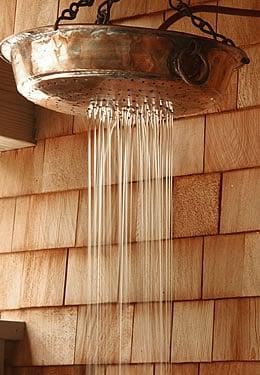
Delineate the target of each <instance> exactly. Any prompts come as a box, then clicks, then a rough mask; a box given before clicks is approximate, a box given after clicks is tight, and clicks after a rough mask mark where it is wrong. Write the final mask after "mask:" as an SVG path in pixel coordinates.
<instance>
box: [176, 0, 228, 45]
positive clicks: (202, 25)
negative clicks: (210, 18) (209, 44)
mask: <svg viewBox="0 0 260 375" xmlns="http://www.w3.org/2000/svg"><path fill="white" fill-rule="evenodd" d="M169 5H170V7H171V8H172V9H173V10H175V11H177V12H179V13H181V14H183V15H185V16H187V17H189V18H190V19H191V22H192V24H193V25H194V26H195V27H197V28H198V29H200V30H201V31H202V32H203V33H205V34H208V35H211V36H212V37H213V38H214V39H215V40H216V41H218V40H219V41H221V42H222V43H225V44H227V45H229V46H234V47H235V43H234V42H233V40H231V39H228V38H226V37H225V36H224V35H222V34H219V33H217V32H216V31H215V30H214V28H213V27H212V26H211V24H210V23H209V22H207V21H205V20H204V19H203V18H201V17H198V16H195V15H194V14H193V13H192V11H191V9H190V7H189V6H188V5H187V4H186V3H184V2H183V1H182V0H177V5H176V6H174V5H173V3H172V0H169Z"/></svg>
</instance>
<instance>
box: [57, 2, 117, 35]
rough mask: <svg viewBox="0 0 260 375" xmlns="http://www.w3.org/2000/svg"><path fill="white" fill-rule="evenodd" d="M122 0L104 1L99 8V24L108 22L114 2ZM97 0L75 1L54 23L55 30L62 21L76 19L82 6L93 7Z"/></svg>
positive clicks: (97, 21)
mask: <svg viewBox="0 0 260 375" xmlns="http://www.w3.org/2000/svg"><path fill="white" fill-rule="evenodd" d="M118 1H120V0H106V1H104V2H103V3H102V4H101V5H100V6H99V8H98V15H97V20H96V23H97V24H102V25H105V24H108V23H109V21H110V15H111V8H112V6H113V4H114V3H117V2H118ZM94 2H95V0H79V1H77V2H73V3H71V4H70V6H69V8H68V9H65V10H63V11H62V13H61V16H60V17H58V18H57V21H56V22H55V25H54V30H57V29H58V28H59V25H60V23H61V21H65V20H70V21H72V20H74V19H75V18H76V17H77V15H78V12H79V10H80V8H81V7H92V6H93V5H94Z"/></svg>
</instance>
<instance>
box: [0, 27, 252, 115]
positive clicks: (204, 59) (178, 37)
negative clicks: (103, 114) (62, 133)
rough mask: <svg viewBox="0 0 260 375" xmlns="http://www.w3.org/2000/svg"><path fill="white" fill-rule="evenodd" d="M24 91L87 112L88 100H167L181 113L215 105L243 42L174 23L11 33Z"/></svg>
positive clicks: (6, 45)
mask: <svg viewBox="0 0 260 375" xmlns="http://www.w3.org/2000/svg"><path fill="white" fill-rule="evenodd" d="M0 52H1V56H2V57H3V58H4V59H5V60H6V61H8V62H10V63H12V66H13V70H14V74H15V79H16V83H17V88H18V91H19V92H20V93H21V94H22V95H24V96H25V97H26V98H27V99H28V100H30V101H32V102H34V103H36V104H39V105H41V106H43V107H47V108H49V109H52V110H55V111H58V112H63V113H68V114H74V115H84V114H86V112H87V111H88V110H89V108H93V107H95V106H96V107H99V106H109V107H112V108H127V107H134V108H135V107H138V108H139V107H140V106H142V105H143V104H148V105H149V106H150V107H152V108H160V106H166V107H167V108H168V109H170V111H173V112H174V116H175V117H180V116H186V115H191V114H198V113H201V112H203V111H205V110H207V109H210V108H211V107H213V106H217V105H218V102H219V100H220V99H221V96H222V95H223V94H224V93H225V90H226V89H227V86H228V84H229V81H230V78H231V75H232V73H233V72H234V70H236V69H238V68H240V67H241V66H242V65H243V64H245V63H248V58H247V56H246V54H245V52H243V51H242V50H241V49H239V48H236V47H232V46H227V45H225V44H223V43H220V42H216V41H215V40H213V39H207V38H202V37H197V36H194V35H190V34H185V33H179V32H175V31H160V30H154V29H147V28H133V27H123V26H111V25H109V26H100V25H73V26H63V27H60V29H58V30H57V31H54V30H53V28H52V27H44V28H38V29H34V30H30V31H27V32H23V33H20V34H18V35H14V36H11V37H9V38H7V39H5V40H4V41H3V42H2V43H1V45H0Z"/></svg>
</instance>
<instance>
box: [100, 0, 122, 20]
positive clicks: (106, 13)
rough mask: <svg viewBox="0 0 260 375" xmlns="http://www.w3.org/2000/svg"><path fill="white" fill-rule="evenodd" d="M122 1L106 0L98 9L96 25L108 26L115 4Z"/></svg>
mask: <svg viewBox="0 0 260 375" xmlns="http://www.w3.org/2000/svg"><path fill="white" fill-rule="evenodd" d="M119 1H120V0H106V1H104V2H103V3H102V4H101V5H100V6H99V7H98V15H97V21H96V23H97V24H98V25H106V24H108V23H109V21H110V16H111V8H112V6H113V4H114V3H117V2H119Z"/></svg>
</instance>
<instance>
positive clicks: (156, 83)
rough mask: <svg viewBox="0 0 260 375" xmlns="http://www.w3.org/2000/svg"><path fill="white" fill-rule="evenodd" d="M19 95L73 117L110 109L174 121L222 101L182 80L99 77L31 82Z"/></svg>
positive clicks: (212, 91)
mask: <svg viewBox="0 0 260 375" xmlns="http://www.w3.org/2000/svg"><path fill="white" fill-rule="evenodd" d="M19 91H20V92H22V93H23V91H26V93H24V94H26V95H25V96H26V97H27V98H28V99H30V98H31V100H32V101H34V102H36V103H37V102H38V104H40V105H42V106H44V107H47V108H49V109H52V110H55V111H58V112H63V113H67V114H72V115H85V114H89V115H92V114H94V113H95V110H98V109H99V108H103V107H107V108H110V109H111V110H112V111H121V110H127V109H129V110H130V109H132V110H136V109H139V110H141V109H142V108H143V107H144V106H145V107H146V108H149V109H150V110H152V111H153V110H160V109H161V110H162V109H163V110H164V111H166V112H169V113H174V116H175V117H179V116H183V115H191V114H196V113H199V112H201V111H203V110H205V109H207V108H211V107H212V106H214V105H215V104H216V103H215V102H216V99H219V94H218V92H216V90H212V89H206V90H205V87H204V88H203V89H202V88H201V87H194V86H188V85H187V84H185V83H184V82H182V81H180V80H178V81H177V80H176V81H166V80H165V81H163V80H154V79H153V80H151V79H145V78H131V79H129V78H118V77H109V78H106V77H105V76H102V78H101V77H100V76H98V75H96V76H94V75H92V76H89V75H88V76H86V75H85V76H82V75H81V74H80V73H78V75H77V76H75V75H74V77H71V76H68V77H67V78H65V77H64V73H63V74H62V75H61V74H60V75H58V74H55V75H52V76H50V77H44V78H41V79H39V80H37V79H36V80H30V86H28V82H26V84H25V85H21V86H20V87H19Z"/></svg>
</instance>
